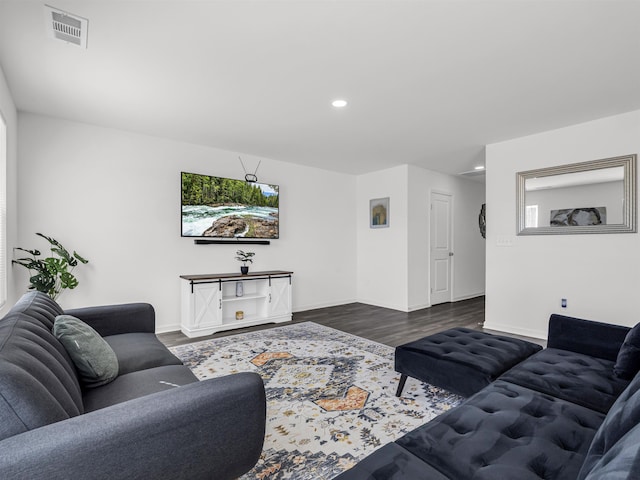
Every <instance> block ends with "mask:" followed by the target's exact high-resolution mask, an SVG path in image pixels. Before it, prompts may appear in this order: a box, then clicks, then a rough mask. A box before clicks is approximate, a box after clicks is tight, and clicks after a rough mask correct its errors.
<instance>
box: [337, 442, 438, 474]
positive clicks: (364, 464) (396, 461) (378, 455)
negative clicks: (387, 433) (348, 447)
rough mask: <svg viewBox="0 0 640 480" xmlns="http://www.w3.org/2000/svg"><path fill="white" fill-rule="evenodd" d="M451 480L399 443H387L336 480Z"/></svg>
mask: <svg viewBox="0 0 640 480" xmlns="http://www.w3.org/2000/svg"><path fill="white" fill-rule="evenodd" d="M410 478H415V479H418V478H424V479H429V480H449V479H448V478H447V477H445V476H444V475H442V474H441V473H440V472H438V471H437V470H435V469H434V468H433V467H431V466H430V465H428V464H426V463H424V462H423V461H422V460H420V459H419V458H418V457H416V456H415V455H413V454H412V453H411V452H409V451H408V450H406V449H404V448H402V447H401V446H400V445H398V444H397V443H387V444H386V445H385V446H384V447H382V448H380V449H378V450H376V451H375V452H373V453H372V454H371V455H369V456H368V457H367V458H365V459H364V460H363V461H361V462H359V463H358V464H357V465H355V466H354V467H352V468H351V469H349V470H347V471H346V472H344V473H342V474H340V475H338V476H337V477H335V479H334V480H406V479H410Z"/></svg>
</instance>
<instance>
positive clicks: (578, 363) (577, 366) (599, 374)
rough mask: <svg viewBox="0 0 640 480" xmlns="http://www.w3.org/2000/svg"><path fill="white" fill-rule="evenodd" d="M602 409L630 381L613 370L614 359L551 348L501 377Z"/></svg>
mask: <svg viewBox="0 0 640 480" xmlns="http://www.w3.org/2000/svg"><path fill="white" fill-rule="evenodd" d="M500 379H501V380H505V381H507V382H511V383H516V384H518V385H522V386H523V387H528V388H531V389H533V390H537V391H539V392H542V393H547V394H549V395H553V396H554V397H558V398H561V399H563V400H568V401H570V402H573V403H577V404H578V405H583V406H585V407H587V408H592V409H593V410H597V411H598V412H603V413H604V412H607V411H608V410H609V408H611V405H612V404H613V402H615V400H616V398H618V395H620V393H622V391H623V390H624V389H625V388H626V386H627V385H628V384H629V382H628V381H627V380H623V379H620V378H618V377H616V376H615V375H614V373H613V361H611V360H605V359H603V358H596V357H592V356H589V355H583V354H581V353H575V352H569V351H567V350H557V349H555V348H547V349H545V350H543V351H541V352H539V353H536V354H535V355H533V356H532V357H529V358H528V359H527V360H525V361H524V362H522V363H521V364H520V365H517V366H516V367H514V368H512V369H511V370H509V371H508V372H506V373H505V374H504V375H502V376H501V377H500Z"/></svg>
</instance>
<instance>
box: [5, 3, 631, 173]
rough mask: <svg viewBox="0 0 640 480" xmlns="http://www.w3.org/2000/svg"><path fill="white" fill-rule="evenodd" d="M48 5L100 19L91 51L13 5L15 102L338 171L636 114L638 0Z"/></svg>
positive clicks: (440, 158)
mask: <svg viewBox="0 0 640 480" xmlns="http://www.w3.org/2000/svg"><path fill="white" fill-rule="evenodd" d="M48 3H49V4H50V5H52V6H54V7H57V8H60V9H62V10H65V11H68V12H70V13H72V14H76V15H79V16H82V17H86V18H88V19H89V35H88V48H87V49H86V50H83V49H80V48H78V47H76V46H72V45H68V44H65V43H62V42H60V41H56V40H53V39H50V38H48V36H47V33H46V31H45V21H44V13H43V11H44V2H42V1H30V0H0V65H1V66H2V69H3V70H4V73H5V76H6V78H7V82H8V84H9V88H10V89H11V92H12V95H13V98H14V100H15V102H16V105H17V107H18V109H19V110H21V111H26V112H35V113H39V114H44V115H51V116H55V117H61V118H65V119H70V120H75V121H80V122H86V123H90V124H96V125H103V126H107V127H115V128H119V129H124V130H129V131H135V132H140V133H145V134H150V135H155V136H161V137H167V138H173V139H177V140H181V141H187V142H193V143H197V144H203V145H210V146H213V147H218V148H222V149H226V150H230V151H232V152H238V153H243V154H252V155H256V156H258V157H262V158H273V159H278V160H283V161H287V162H294V163H298V164H304V165H311V166H316V167H320V168H324V169H329V170H335V171H340V172H346V173H365V172H369V171H374V170H379V169H382V168H387V167H391V166H394V165H399V164H405V163H409V164H414V165H418V166H422V167H425V168H429V169H432V170H436V171H441V172H445V173H454V174H455V173H460V172H463V171H468V170H472V169H473V167H474V166H476V165H477V164H482V163H483V162H484V145H485V144H487V143H494V142H500V141H503V140H508V139H511V138H515V137H519V136H524V135H528V134H533V133H537V132H541V131H545V130H549V129H554V128H559V127H563V126H567V125H571V124H576V123H580V122H585V121H589V120H593V119H596V118H601V117H606V116H609V115H615V114H618V113H623V112H628V111H631V110H637V109H640V35H639V34H638V25H639V23H638V21H639V20H640V2H638V1H626V2H623V1H616V0H604V1H578V0H551V1H524V0H502V1H482V0H477V1H456V0H449V1H402V0H387V1H362V0H360V1H358V0H341V1H327V0H325V1H320V0H281V1H268V0H262V1H259V0H255V1H247V0H231V1H212V0H211V1H206V0H199V1H187V0H181V1H152V0H138V1H122V0H120V1H119V0H110V1H109V0H104V1H98V0H80V1H68V0H50V1H49V2H48ZM336 98H344V99H346V100H348V101H349V105H348V106H347V107H346V108H344V109H341V110H338V109H335V108H333V107H332V106H331V104H330V103H331V101H332V100H334V99H336ZM625 153H626V152H625ZM585 160H589V159H585ZM514 161H517V159H514Z"/></svg>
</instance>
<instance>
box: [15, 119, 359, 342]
mask: <svg viewBox="0 0 640 480" xmlns="http://www.w3.org/2000/svg"><path fill="white" fill-rule="evenodd" d="M18 121H19V144H20V151H19V171H18V173H19V179H18V196H19V198H18V200H19V218H20V222H19V227H18V240H19V242H18V243H19V245H20V246H24V247H30V248H45V247H46V244H45V243H44V241H41V239H40V238H38V237H36V236H35V235H34V233H35V232H42V233H45V234H48V235H51V236H53V237H55V238H57V239H58V240H59V241H60V242H62V244H63V245H65V246H66V247H67V248H69V249H75V250H77V251H78V252H79V253H80V254H82V255H83V256H86V257H87V258H88V259H89V260H90V262H91V263H90V264H88V265H85V266H81V267H80V268H78V269H77V270H76V273H77V274H78V278H79V280H80V286H79V287H78V288H77V289H76V290H73V291H67V292H65V293H64V294H63V295H62V296H61V297H60V303H61V304H62V305H63V306H64V307H65V308H71V307H77V306H85V305H98V304H109V303H124V302H128V301H144V302H149V303H151V304H153V305H154V306H155V308H156V311H157V326H158V331H168V330H176V329H179V322H180V318H179V315H180V288H179V285H180V284H179V278H178V277H179V275H181V274H198V273H213V272H233V271H238V270H239V266H240V264H239V263H238V262H237V261H236V260H234V256H235V255H234V253H235V250H236V249H237V247H236V246H234V245H194V242H193V240H192V239H187V238H181V237H180V171H189V172H196V173H204V174H211V175H216V176H222V177H230V178H242V177H243V176H244V172H243V170H242V167H241V165H240V162H239V161H238V154H237V153H233V152H227V151H222V150H218V149H214V148H208V147H203V146H198V145H192V144H186V143H180V142H175V141H171V140H166V139H160V138H154V137H148V136H143V135H137V134H132V133H127V132H123V131H119V130H112V129H106V128H99V127H94V126H90V125H86V124H80V123H73V122H68V121H64V120H60V119H53V118H48V117H43V116H37V115H32V114H24V113H20V114H19V118H18ZM14 131H15V129H14ZM242 158H243V161H244V162H245V165H246V166H247V169H248V170H253V169H254V168H255V166H256V165H257V163H258V159H257V158H253V157H251V156H248V155H242ZM258 176H259V179H260V181H262V182H267V183H275V184H278V185H280V199H281V200H280V201H281V203H280V212H281V213H280V219H281V220H280V239H278V240H273V241H272V242H271V245H268V246H263V245H252V246H251V247H250V250H251V251H255V252H256V257H255V261H254V263H253V265H252V266H251V268H252V269H254V270H272V269H283V270H289V269H290V270H293V271H294V272H295V273H294V289H293V306H294V310H306V309H310V308H316V307H323V306H328V305H336V304H342V303H348V302H352V301H355V298H356V278H355V272H356V227H355V213H354V212H355V198H356V197H355V189H356V179H355V177H353V176H350V175H345V174H338V173H332V172H328V171H324V170H320V169H314V168H308V167H301V166H296V165H293V164H289V163H284V162H279V161H275V160H268V159H263V160H262V164H261V166H260V170H259V171H258ZM13 268H14V269H16V268H17V267H13ZM19 278H20V280H21V285H22V288H23V289H25V288H26V285H27V277H26V271H24V272H21V275H20V277H19Z"/></svg>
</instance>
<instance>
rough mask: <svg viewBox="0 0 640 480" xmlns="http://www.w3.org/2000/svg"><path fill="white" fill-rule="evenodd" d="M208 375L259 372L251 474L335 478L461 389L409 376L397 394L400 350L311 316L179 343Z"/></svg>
mask: <svg viewBox="0 0 640 480" xmlns="http://www.w3.org/2000/svg"><path fill="white" fill-rule="evenodd" d="M171 350H172V351H173V352H174V354H176V355H177V356H178V357H179V358H180V359H181V360H183V361H184V363H185V364H186V365H187V366H189V367H190V368H191V369H192V370H193V372H194V373H195V375H196V376H197V377H198V378H200V379H205V378H212V377H218V376H222V375H228V374H231V373H236V372H243V371H253V372H257V373H258V374H260V375H261V376H262V378H263V380H264V384H265V390H266V393H267V428H266V437H265V443H264V450H263V452H262V456H261V458H260V461H259V462H258V464H257V465H256V466H255V468H254V469H253V470H251V471H250V472H249V473H247V474H246V475H244V476H243V477H242V479H243V480H249V479H259V480H272V479H277V480H281V479H282V480H284V479H296V480H329V479H332V478H334V477H335V476H337V475H338V474H340V473H341V472H343V471H344V470H347V469H349V468H350V467H351V466H353V465H354V464H355V463H357V462H358V461H359V460H361V459H362V458H364V457H366V456H367V455H368V454H370V453H371V452H373V451H374V450H376V449H377V448H379V447H381V446H383V445H385V444H386V443H388V442H391V441H393V440H395V439H397V438H398V437H400V436H402V435H403V434H405V433H407V432H409V431H411V430H413V429H414V428H416V427H417V426H419V425H422V424H423V423H425V422H427V421H428V420H430V419H431V418H433V417H435V416H436V415H438V414H440V413H442V412H444V411H445V410H448V409H450V408H451V407H453V406H455V405H457V404H458V403H459V402H460V400H461V398H460V397H458V396H456V395H453V394H451V393H449V392H446V391H444V390H441V389H439V388H436V387H433V386H430V385H425V384H423V383H421V382H418V381H417V380H414V379H412V378H409V379H408V380H407V384H406V386H405V388H404V391H403V394H402V398H397V397H396V396H395V390H396V387H397V385H398V380H399V377H400V376H399V374H397V373H396V372H395V371H394V369H393V353H394V349H393V348H391V347H388V346H386V345H381V344H379V343H375V342H372V341H369V340H366V339H364V338H360V337H356V336H353V335H350V334H347V333H344V332H340V331H338V330H334V329H332V328H329V327H324V326H321V325H318V324H315V323H311V322H306V323H300V324H294V325H288V326H284V327H278V328H273V329H268V330H262V331H258V332H252V333H243V334H239V335H233V336H229V337H223V338H218V339H214V340H205V341H202V342H197V343H192V344H189V345H183V346H180V347H174V348H172V349H171Z"/></svg>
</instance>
